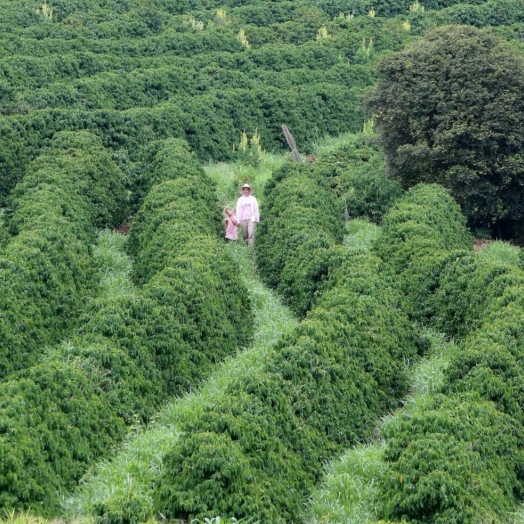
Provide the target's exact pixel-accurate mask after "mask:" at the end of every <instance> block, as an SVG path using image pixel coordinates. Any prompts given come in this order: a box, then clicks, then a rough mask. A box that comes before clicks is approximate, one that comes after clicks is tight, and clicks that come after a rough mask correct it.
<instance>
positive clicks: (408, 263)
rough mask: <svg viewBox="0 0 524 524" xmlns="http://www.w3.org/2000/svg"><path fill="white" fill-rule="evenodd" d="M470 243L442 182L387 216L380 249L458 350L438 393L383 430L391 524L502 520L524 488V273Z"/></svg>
mask: <svg viewBox="0 0 524 524" xmlns="http://www.w3.org/2000/svg"><path fill="white" fill-rule="evenodd" d="M468 236H469V234H468V232H467V230H466V228H465V227H464V220H463V218H462V217H461V215H460V212H459V209H458V206H457V205H456V204H455V203H454V202H453V201H452V199H451V198H450V197H449V196H448V195H447V194H446V192H445V191H444V190H443V189H442V188H440V187H438V186H417V187H416V188H414V189H412V190H411V191H410V192H409V193H408V195H407V196H406V198H405V199H404V200H402V201H401V202H400V203H398V205H397V206H395V208H394V209H393V210H392V211H391V213H390V214H389V215H388V216H387V217H386V219H385V221H384V229H383V236H382V238H381V239H380V243H379V245H378V247H377V252H378V253H379V254H380V255H381V256H382V257H384V259H385V260H389V261H390V264H391V267H392V268H393V270H394V272H395V273H396V274H397V275H398V276H399V277H400V281H401V282H402V284H403V286H404V289H405V291H406V292H407V293H408V296H409V298H410V301H411V303H412V304H413V309H412V312H411V313H412V317H413V318H415V319H417V320H419V321H422V322H424V323H426V324H430V325H432V326H434V327H435V328H436V329H439V330H441V331H444V332H445V333H447V334H448V335H450V336H454V337H458V340H459V343H460V346H461V350H460V351H459V352H457V353H456V354H455V355H454V356H453V357H452V360H451V362H450V365H449V367H448V368H447V369H446V370H445V372H444V376H445V379H444V383H443V385H442V387H441V388H440V390H439V391H437V393H436V394H435V395H432V396H431V397H429V398H428V399H427V402H426V403H425V404H424V406H423V407H421V408H420V409H419V410H418V411H417V413H416V415H415V416H409V415H403V416H400V417H399V423H398V424H395V425H391V426H389V429H388V431H387V434H386V435H385V437H386V438H387V439H388V443H387V447H386V451H385V460H386V463H387V466H388V470H387V471H388V472H387V474H386V476H385V478H384V480H383V482H382V484H381V486H380V488H381V497H382V498H383V504H384V507H385V515H384V516H385V517H386V518H389V519H390V520H391V521H402V520H403V519H407V520H416V521H424V522H430V523H444V522H464V523H472V524H473V523H477V522H488V521H493V522H495V521H497V522H498V521H505V519H506V518H509V514H510V512H511V511H512V510H513V508H514V505H515V504H516V502H517V501H518V500H519V499H521V498H522V495H523V493H524V482H523V481H524V474H523V472H524V455H523V453H522V448H523V443H524V440H523V439H524V420H523V415H522V404H523V402H524V396H523V387H522V384H523V381H524V367H523V363H524V335H523V329H522V325H523V321H524V316H523V315H524V313H523V311H524V308H523V306H524V291H523V290H524V273H523V272H522V270H521V269H519V268H517V267H515V266H511V265H506V264H502V263H495V262H492V261H488V260H485V259H481V258H479V257H475V256H474V254H473V253H472V251H471V247H470V246H471V241H470V239H469V238H468Z"/></svg>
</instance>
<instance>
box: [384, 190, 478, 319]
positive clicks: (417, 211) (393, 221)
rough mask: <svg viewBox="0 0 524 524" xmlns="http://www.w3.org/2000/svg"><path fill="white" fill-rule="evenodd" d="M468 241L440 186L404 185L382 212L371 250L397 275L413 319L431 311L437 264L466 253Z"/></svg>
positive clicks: (456, 209) (460, 217)
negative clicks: (401, 194) (399, 196)
mask: <svg viewBox="0 0 524 524" xmlns="http://www.w3.org/2000/svg"><path fill="white" fill-rule="evenodd" d="M471 247H472V239H471V236H470V234H469V232H468V230H467V229H466V227H465V219H464V217H463V215H462V214H461V213H460V209H459V207H458V205H457V204H456V202H455V201H454V200H453V199H452V198H451V197H450V196H449V194H448V192H447V191H446V190H445V189H444V188H443V187H441V186H439V185H436V184H433V185H418V186H416V187H414V188H412V189H410V190H409V191H408V192H407V193H406V195H405V196H404V197H403V198H402V199H401V200H399V201H398V202H397V203H396V204H395V205H394V206H393V207H392V209H391V210H390V211H389V213H388V214H387V215H386V216H385V218H384V221H383V226H382V234H381V235H380V236H379V237H378V239H377V241H376V244H375V251H376V253H377V254H378V255H379V256H380V257H381V258H382V259H383V260H384V261H385V262H387V263H388V264H389V265H390V267H391V268H392V270H393V272H394V273H395V274H397V275H398V276H399V277H400V281H399V285H400V287H401V289H403V290H404V291H405V292H406V293H408V294H409V296H410V298H411V305H412V306H411V314H412V315H414V316H415V318H418V319H424V318H427V317H431V316H432V315H433V314H434V313H435V305H434V298H433V292H434V290H435V289H436V288H437V287H438V282H439V278H440V273H441V271H442V267H443V266H445V265H446V264H447V263H448V262H449V261H453V260H454V259H456V258H457V257H459V256H461V252H462V251H465V252H468V251H471Z"/></svg>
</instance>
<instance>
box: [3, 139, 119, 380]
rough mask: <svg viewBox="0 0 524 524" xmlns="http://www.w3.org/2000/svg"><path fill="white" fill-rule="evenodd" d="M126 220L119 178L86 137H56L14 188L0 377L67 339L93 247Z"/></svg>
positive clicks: (90, 282)
mask: <svg viewBox="0 0 524 524" xmlns="http://www.w3.org/2000/svg"><path fill="white" fill-rule="evenodd" d="M125 213H126V206H125V193H124V181H123V177H122V172H121V171H120V170H119V169H118V168H117V166H116V165H115V164H114V162H113V161H112V160H111V158H110V156H109V154H108V153H107V151H105V150H104V149H103V147H102V144H101V143H100V141H99V140H98V139H97V138H96V137H94V136H93V135H90V134H88V133H69V132H65V133H61V134H58V135H56V136H55V137H54V140H53V142H52V144H51V147H50V148H49V149H48V150H46V151H45V152H44V153H43V154H42V155H41V156H40V157H38V158H37V159H36V160H35V161H34V162H32V163H31V165H30V166H29V169H28V172H27V174H26V175H25V177H24V179H23V180H22V182H20V183H19V184H18V185H17V186H16V187H15V189H14V191H13V193H12V195H11V199H10V210H9V214H8V216H7V223H6V231H7V237H6V238H5V239H4V248H3V252H2V256H1V258H0V267H1V271H2V278H1V280H0V285H1V291H0V295H1V299H0V310H1V311H2V314H1V315H0V316H1V323H0V325H1V327H0V329H1V333H2V335H1V337H0V338H1V342H0V377H5V376H6V375H8V374H9V373H10V372H12V371H14V370H18V369H21V368H24V367H27V366H29V365H31V364H33V363H35V362H36V360H37V359H38V358H39V357H40V355H41V353H42V351H43V350H44V347H45V345H47V344H52V343H55V342H57V341H58V340H60V339H62V338H63V337H64V336H66V335H67V333H68V330H69V329H70V328H72V327H73V326H74V322H75V320H74V319H75V317H76V312H77V311H79V308H81V305H82V303H83V301H84V300H85V296H86V295H87V294H88V293H89V289H90V288H91V287H93V286H94V285H95V282H96V281H95V275H94V273H93V271H92V268H91V265H92V260H91V244H92V243H93V241H94V238H95V235H96V231H97V229H98V228H100V227H105V226H109V227H111V226H113V227H114V226H115V225H116V224H118V223H119V221H120V220H121V218H122V215H125Z"/></svg>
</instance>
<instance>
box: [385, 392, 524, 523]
mask: <svg viewBox="0 0 524 524" xmlns="http://www.w3.org/2000/svg"><path fill="white" fill-rule="evenodd" d="M522 430H523V428H522V426H521V425H517V426H515V424H514V421H513V419H512V418H511V417H509V416H508V415H506V414H504V413H501V412H500V411H498V410H497V409H496V407H495V406H494V405H493V404H492V403H491V402H488V401H484V400H481V399H480V398H479V397H478V395H476V394H475V393H474V392H472V393H469V394H459V395H453V396H450V397H448V398H446V397H445V396H436V397H435V398H434V399H433V401H432V402H431V403H430V405H428V406H427V407H426V408H425V409H424V410H422V411H421V412H419V413H415V414H414V415H412V416H407V415H406V416H405V417H403V418H401V421H400V422H399V424H398V425H397V426H396V427H395V429H394V431H392V432H391V434H387V435H386V437H387V438H388V439H389V440H388V445H387V447H386V450H385V460H386V462H387V463H388V465H389V469H388V471H387V473H386V475H385V477H384V479H383V481H382V482H383V485H382V486H381V489H382V496H383V497H384V508H385V509H384V516H385V517H386V518H388V519H391V520H395V521H399V520H401V519H406V518H407V519H412V520H417V521H424V522H428V523H435V524H437V523H438V524H444V523H446V522H463V523H465V524H467V523H471V524H473V523H478V522H503V521H505V516H508V514H509V512H510V511H511V510H512V508H513V504H514V503H515V502H516V497H517V496H518V495H519V493H522V480H521V478H522V465H523V459H524V456H523V454H522V450H521V447H520V445H519V442H522V438H523V437H524V433H523V431H522Z"/></svg>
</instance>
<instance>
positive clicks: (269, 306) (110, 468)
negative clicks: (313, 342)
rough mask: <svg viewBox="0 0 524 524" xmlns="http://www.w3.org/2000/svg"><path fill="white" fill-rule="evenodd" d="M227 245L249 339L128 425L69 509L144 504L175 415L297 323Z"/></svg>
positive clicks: (254, 366) (249, 366)
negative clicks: (139, 423)
mask: <svg viewBox="0 0 524 524" xmlns="http://www.w3.org/2000/svg"><path fill="white" fill-rule="evenodd" d="M230 248H231V250H232V252H233V255H234V258H235V261H236V262H237V265H238V267H239V270H240V272H241V274H242V278H243V280H244V281H245V283H246V285H247V286H248V288H249V292H250V294H251V297H252V300H253V303H254V307H255V314H256V330H255V337H254V342H253V345H252V346H251V347H250V348H249V349H247V350H246V351H244V352H242V353H240V354H239V355H238V356H237V357H235V358H231V359H229V360H228V361H226V362H225V363H223V364H222V365H220V366H219V367H218V368H217V371H216V372H215V373H214V374H213V375H212V376H211V378H210V379H208V380H207V381H206V382H205V383H204V384H203V385H202V387H201V388H200V389H199V390H198V391H195V392H193V393H190V394H188V395H186V396H184V397H182V398H180V399H177V400H174V401H173V402H171V403H170V404H168V405H167V406H166V407H165V408H164V409H163V410H162V411H161V412H160V413H158V415H157V416H156V418H155V420H154V421H153V422H152V423H151V424H150V426H149V427H147V428H145V429H144V428H140V427H137V428H134V430H132V432H131V433H130V435H129V436H128V438H127V440H126V442H125V443H124V445H123V446H122V449H121V450H120V451H119V452H118V453H117V454H116V455H115V457H114V459H113V460H112V461H107V462H103V463H101V464H99V465H98V466H97V467H96V468H95V469H94V470H93V471H92V472H90V473H88V475H87V476H86V478H85V481H84V483H83V485H82V487H81V488H80V490H79V491H78V492H77V493H76V494H74V495H73V496H72V497H71V498H70V499H68V500H67V501H65V505H66V508H67V510H68V513H69V514H70V515H75V516H87V515H89V514H92V513H93V512H94V510H95V508H96V507H100V506H101V505H103V506H106V505H109V506H110V505H111V500H112V499H113V498H115V500H116V499H118V500H120V501H121V500H122V499H121V498H120V497H121V496H122V495H125V498H126V499H128V500H129V499H132V498H135V497H138V498H140V499H141V500H142V501H147V502H148V505H150V504H151V495H152V491H151V482H152V481H153V480H154V479H155V478H156V476H157V475H158V472H159V470H160V467H161V462H162V457H163V455H164V453H165V451H166V450H167V449H169V448H170V447H171V446H172V445H173V443H174V442H176V440H177V438H178V435H179V429H178V428H179V424H180V421H182V420H190V419H191V418H192V417H195V416H196V415H197V414H198V413H199V412H200V410H201V409H202V408H203V406H204V405H205V404H206V402H209V399H211V398H213V399H216V398H218V397H219V396H220V395H221V393H222V392H223V391H224V390H225V388H226V386H227V385H228V384H229V382H231V381H232V380H236V379H237V377H238V376H241V375H247V374H253V373H256V372H257V371H258V369H260V367H261V366H262V364H263V362H264V361H265V359H266V357H267V356H268V355H269V354H270V352H271V351H272V348H273V345H274V343H275V342H276V341H277V340H278V339H279V338H280V337H281V336H282V335H283V334H284V333H288V332H290V331H291V330H292V329H293V328H294V327H295V326H296V325H297V320H295V319H294V318H293V317H292V315H291V313H290V312H289V311H288V310H287V308H285V307H284V306H282V304H281V303H280V302H279V300H278V299H277V298H276V297H275V296H274V294H273V293H272V292H270V291H269V290H268V289H266V288H265V287H264V286H263V285H262V284H261V283H260V282H259V280H258V278H257V276H256V273H255V271H254V268H253V264H252V261H251V251H250V250H249V249H248V248H247V247H244V246H242V245H231V246H230ZM150 507H151V508H152V504H151V506H150ZM151 516H153V515H151Z"/></svg>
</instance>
